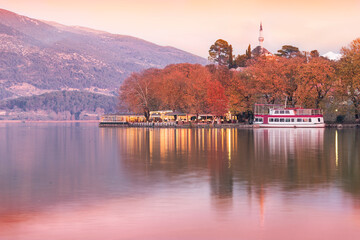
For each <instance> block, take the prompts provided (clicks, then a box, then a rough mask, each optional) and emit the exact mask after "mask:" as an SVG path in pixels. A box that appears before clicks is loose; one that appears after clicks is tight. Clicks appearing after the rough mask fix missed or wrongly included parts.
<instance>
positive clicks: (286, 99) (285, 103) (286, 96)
mask: <svg viewBox="0 0 360 240" xmlns="http://www.w3.org/2000/svg"><path fill="white" fill-rule="evenodd" d="M287 97H288V96H286V98H285V108H286V105H287Z"/></svg>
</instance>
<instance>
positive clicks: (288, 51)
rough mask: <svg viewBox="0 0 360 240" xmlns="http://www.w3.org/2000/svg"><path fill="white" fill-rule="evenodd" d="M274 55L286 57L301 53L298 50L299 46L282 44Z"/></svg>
mask: <svg viewBox="0 0 360 240" xmlns="http://www.w3.org/2000/svg"><path fill="white" fill-rule="evenodd" d="M275 55H277V56H279V57H286V58H292V57H297V56H301V53H300V51H299V48H297V47H294V46H291V45H284V46H282V48H281V49H280V50H278V53H276V54H275Z"/></svg>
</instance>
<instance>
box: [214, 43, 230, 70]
mask: <svg viewBox="0 0 360 240" xmlns="http://www.w3.org/2000/svg"><path fill="white" fill-rule="evenodd" d="M230 48H232V47H231V45H229V44H228V42H227V41H225V40H222V39H218V40H217V41H216V42H215V43H214V44H213V45H211V47H210V50H209V60H210V61H212V62H214V63H217V64H219V65H222V66H229V59H230ZM231 54H232V53H231Z"/></svg>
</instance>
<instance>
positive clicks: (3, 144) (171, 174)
mask: <svg viewBox="0 0 360 240" xmlns="http://www.w3.org/2000/svg"><path fill="white" fill-rule="evenodd" d="M0 193H1V194H0V239H2V240H3V239H4V240H15V239H16V240H19V239H20V240H22V239H26V240H28V239H29V240H48V239H52V240H54V239H55V240H73V239H76V240H79V239H86V240H93V239H94V240H95V239H96V240H98V239H106V240H113V239H114V240H115V239H164V240H171V239H246V240H252V239H254V240H257V239H274V240H275V239H276V240H279V239H287V240H288V239H292V240H294V239H295V240H297V239H299V240H300V239H307V240H308V239H314V240H315V239H327V240H329V239H330V240H331V239H341V240H345V239H351V240H353V239H358V238H360V130H359V129H254V130H252V129H146V128H99V127H98V126H97V124H94V123H0Z"/></svg>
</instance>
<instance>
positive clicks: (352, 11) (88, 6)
mask: <svg viewBox="0 0 360 240" xmlns="http://www.w3.org/2000/svg"><path fill="white" fill-rule="evenodd" d="M0 8H4V9H7V10H9V11H13V12H16V13H18V14H22V15H25V16H28V17H32V18H37V19H43V20H49V21H55V22H59V23H62V24H66V25H78V26H85V27H90V28H94V29H98V30H104V31H108V32H111V33H117V34H123V35H131V36H134V37H138V38H142V39H145V40H148V41H150V42H154V43H156V44H159V45H167V46H174V47H176V48H180V49H182V50H185V51H189V52H191V53H194V54H197V55H200V56H202V57H207V56H208V50H209V47H210V45H211V44H213V43H214V42H215V41H216V40H217V39H219V38H222V39H224V40H226V41H228V42H229V43H230V44H232V45H233V47H234V54H239V53H241V54H243V53H245V49H246V48H247V46H248V44H251V46H252V47H255V46H257V45H258V40H257V38H258V31H259V24H260V21H262V22H263V27H264V37H265V41H264V47H265V48H267V49H268V50H269V51H271V52H276V51H277V50H278V49H280V48H281V46H282V45H285V44H291V45H294V46H297V47H299V48H300V50H307V51H311V50H314V49H317V50H319V52H320V53H321V54H324V53H326V52H328V51H333V52H339V50H340V48H341V47H342V46H345V45H348V44H349V43H350V42H351V41H352V40H354V39H355V38H358V37H360V27H359V25H360V0H288V1H285V0H245V1H243V0H217V1H215V0H192V1H190V0H0Z"/></svg>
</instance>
